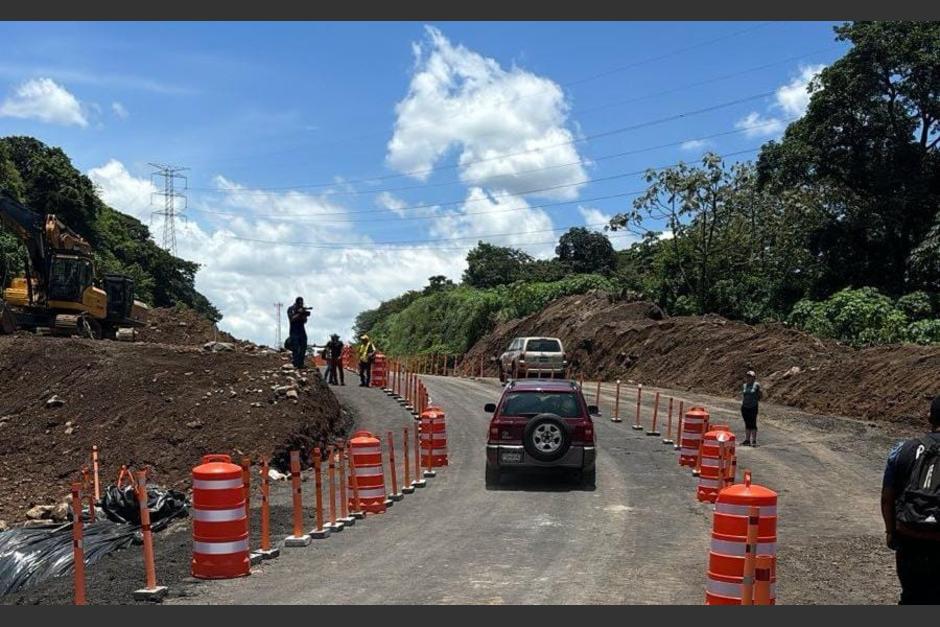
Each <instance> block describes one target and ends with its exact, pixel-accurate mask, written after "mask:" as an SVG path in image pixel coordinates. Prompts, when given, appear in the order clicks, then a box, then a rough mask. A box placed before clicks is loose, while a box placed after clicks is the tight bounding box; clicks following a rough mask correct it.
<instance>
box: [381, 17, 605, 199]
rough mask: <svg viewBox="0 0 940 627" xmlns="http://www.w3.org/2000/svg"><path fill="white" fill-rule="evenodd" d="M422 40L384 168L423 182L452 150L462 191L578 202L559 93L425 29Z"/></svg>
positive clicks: (578, 178)
mask: <svg viewBox="0 0 940 627" xmlns="http://www.w3.org/2000/svg"><path fill="white" fill-rule="evenodd" d="M427 38H428V40H427V41H426V42H425V43H424V44H414V45H413V50H414V53H415V69H414V74H413V76H412V79H411V85H410V87H409V91H408V94H407V96H406V97H405V98H404V99H403V100H402V101H401V102H399V103H398V104H397V105H396V107H395V111H396V113H397V119H396V122H395V132H394V134H393V136H392V138H391V140H390V141H389V142H388V154H387V157H386V159H387V162H388V164H389V166H391V167H392V168H393V169H395V170H397V171H398V172H411V173H413V176H414V178H417V179H419V180H427V178H428V176H429V172H428V169H429V168H432V167H434V165H435V164H436V163H438V162H439V161H440V160H441V159H442V158H443V157H444V155H445V154H446V153H447V152H448V151H450V150H452V149H456V150H457V151H458V152H459V164H460V168H459V174H460V178H461V180H462V181H463V182H464V183H465V184H467V185H468V186H485V187H492V188H494V189H500V190H504V191H506V192H510V193H517V194H518V193H525V192H529V191H531V190H535V189H542V188H547V187H555V186H561V185H565V186H567V187H559V188H558V189H555V190H550V191H545V192H539V193H535V194H533V195H537V196H541V197H545V198H562V199H572V198H577V194H578V189H579V188H580V187H581V186H582V185H583V184H584V181H585V180H586V179H587V174H586V172H585V169H584V166H583V164H582V159H581V157H580V155H579V154H578V152H577V150H576V148H575V147H574V145H573V144H571V143H569V142H571V141H572V140H573V139H575V136H574V134H573V132H572V131H571V130H569V129H568V128H566V127H565V125H566V123H567V121H568V120H567V118H568V104H567V102H566V101H565V96H564V93H563V91H562V89H561V87H560V86H559V85H558V84H557V83H555V82H553V81H551V80H549V79H547V78H543V77H540V76H536V75H535V74H532V73H531V72H527V71H525V70H522V69H520V68H517V67H512V68H510V69H504V68H503V67H501V66H500V65H499V63H498V62H497V61H496V60H494V59H491V58H487V57H484V56H482V55H481V54H479V53H477V52H474V51H471V50H468V49H467V48H465V47H464V46H461V45H454V44H452V43H451V42H450V41H449V40H448V39H447V38H446V37H445V36H444V35H443V34H442V33H441V32H440V31H439V30H437V29H436V28H433V27H428V28H427ZM569 164H570V165H569ZM545 168H548V169H545Z"/></svg>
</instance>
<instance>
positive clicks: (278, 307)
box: [274, 303, 284, 350]
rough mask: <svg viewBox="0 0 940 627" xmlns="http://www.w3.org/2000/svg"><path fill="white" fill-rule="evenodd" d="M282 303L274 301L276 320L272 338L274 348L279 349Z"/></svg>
mask: <svg viewBox="0 0 940 627" xmlns="http://www.w3.org/2000/svg"><path fill="white" fill-rule="evenodd" d="M283 306H284V303H274V311H275V314H274V318H275V320H277V332H276V334H275V336H274V337H275V340H274V350H281V307H283Z"/></svg>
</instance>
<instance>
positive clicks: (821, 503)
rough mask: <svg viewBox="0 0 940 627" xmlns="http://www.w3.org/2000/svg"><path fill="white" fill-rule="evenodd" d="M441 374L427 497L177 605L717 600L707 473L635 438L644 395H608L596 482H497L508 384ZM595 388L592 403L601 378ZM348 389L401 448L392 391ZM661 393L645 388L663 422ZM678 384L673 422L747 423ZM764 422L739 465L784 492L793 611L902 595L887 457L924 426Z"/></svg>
mask: <svg viewBox="0 0 940 627" xmlns="http://www.w3.org/2000/svg"><path fill="white" fill-rule="evenodd" d="M424 379H425V382H426V384H427V387H428V389H429V391H430V394H431V397H432V399H433V400H434V401H435V402H436V403H437V404H440V405H441V406H442V407H443V408H444V409H445V411H446V413H447V433H448V447H449V455H450V462H451V463H450V465H449V466H448V467H447V468H445V469H443V470H441V471H440V472H439V473H438V476H437V477H435V478H433V479H430V480H429V481H428V484H429V485H428V487H427V488H425V489H423V490H418V491H417V492H416V493H415V494H414V495H409V496H406V497H405V500H404V501H402V502H400V503H396V504H395V505H394V506H393V507H392V508H390V509H389V511H388V512H387V513H385V514H381V515H375V516H369V517H368V518H367V519H366V520H365V521H360V522H359V523H358V524H357V525H355V526H354V527H351V528H349V529H347V530H346V531H344V532H343V533H341V534H336V535H334V536H333V537H331V538H329V539H327V540H323V541H314V543H313V544H312V545H311V546H310V547H307V548H296V549H285V550H284V551H283V553H282V556H281V557H280V558H279V559H278V560H274V561H272V562H266V563H265V564H264V565H263V566H262V567H259V568H256V569H255V571H254V573H253V574H252V576H251V577H249V578H245V579H239V580H230V581H221V582H212V583H207V584H203V585H199V586H194V587H193V589H191V590H190V591H188V593H187V596H185V597H180V598H174V599H171V600H170V602H173V603H329V604H354V603H359V604H362V603H405V604H416V603H447V604H450V603H477V604H533V603H538V604H542V603H548V604H571V603H615V604H616V603H651V604H693V605H697V604H701V603H702V601H703V595H704V580H705V563H706V558H707V551H708V534H709V531H710V527H711V506H710V505H708V504H702V503H699V502H698V501H697V500H696V499H695V479H694V478H693V477H692V476H691V475H690V473H689V471H688V469H684V468H680V467H679V466H678V465H677V463H676V454H675V452H674V451H673V450H672V448H671V447H668V446H665V445H663V444H662V443H661V438H658V437H649V436H647V435H646V434H645V432H643V431H636V430H633V429H631V425H632V424H633V422H634V417H635V411H636V409H635V407H636V400H635V398H636V397H635V388H634V387H631V386H626V385H625V386H624V387H623V389H622V395H623V400H622V401H621V414H622V415H623V416H624V421H623V422H621V423H613V422H611V421H610V415H611V412H612V402H613V399H612V395H613V390H614V387H613V385H605V386H604V387H603V389H602V397H601V406H602V412H603V413H604V416H603V417H601V418H599V419H597V421H596V424H597V433H598V447H599V453H598V462H597V464H598V473H597V488H596V490H593V491H587V490H582V489H581V488H580V487H579V486H577V485H576V484H575V483H574V482H573V481H571V480H569V479H568V478H567V477H565V476H559V475H522V476H518V477H511V478H509V479H510V480H509V481H504V483H503V485H502V486H501V488H500V489H498V490H487V489H485V487H484V484H483V465H484V439H485V434H486V425H487V420H488V417H487V416H486V415H485V414H484V412H483V411H482V407H483V404H484V403H486V402H488V401H493V400H495V399H497V398H498V395H499V386H498V384H497V383H496V382H495V380H492V379H485V380H473V379H460V378H443V377H425V378H424ZM585 389H586V393H587V395H588V397H589V399H591V400H593V398H594V393H595V389H596V386H595V384H593V383H585ZM333 390H334V391H335V392H336V394H337V396H338V397H339V399H340V401H341V402H342V404H343V405H344V406H345V407H346V408H347V409H349V410H350V411H351V412H352V413H353V414H354V415H355V416H356V420H357V427H358V428H364V429H369V430H371V431H373V432H375V433H382V434H384V433H385V432H387V431H389V430H392V431H394V432H395V433H396V440H397V441H398V442H399V443H400V437H401V436H400V434H401V429H402V428H404V427H412V421H411V418H410V416H409V415H408V414H407V413H405V412H404V411H403V410H402V409H401V408H400V407H399V405H398V404H397V403H396V402H395V401H394V400H392V399H391V398H389V397H387V396H386V395H385V394H383V393H382V392H380V391H378V390H374V389H363V388H359V387H355V386H347V387H345V388H333ZM653 392H655V389H653V388H650V389H648V390H646V389H645V390H644V395H643V400H644V403H643V409H642V423H643V424H644V425H646V426H647V427H648V426H649V421H650V416H651V413H652V410H651V403H652V401H653V397H654V395H653ZM661 392H662V393H663V405H662V409H661V413H660V421H661V425H662V421H663V419H664V418H665V406H666V405H665V402H666V401H665V398H666V397H667V395H669V394H674V395H675V396H676V398H677V399H678V398H683V399H685V400H686V407H688V404H689V403H690V402H695V403H702V404H704V405H705V406H707V407H708V408H709V409H710V411H711V413H712V415H713V416H714V418H713V422H722V421H725V422H727V423H728V424H730V425H731V426H732V428H734V429H735V430H740V428H741V427H742V426H743V425H741V424H740V416H739V414H738V412H737V404H736V401H733V400H727V399H720V398H716V397H709V396H703V395H695V394H692V393H689V392H678V391H668V390H661ZM628 410H629V411H628ZM760 426H761V442H762V446H761V447H759V448H756V449H747V448H739V449H738V450H739V468H742V469H743V468H750V469H751V470H752V471H753V473H754V481H755V482H756V483H761V484H763V485H766V486H768V487H771V488H772V489H775V490H777V491H778V492H779V493H780V504H779V516H780V521H779V531H778V558H779V560H778V571H777V577H778V588H777V590H778V599H779V602H781V603H787V604H805V603H894V602H895V600H896V594H897V583H896V580H895V577H894V573H893V556H892V555H891V553H890V551H888V550H887V549H886V548H884V547H883V546H882V545H881V542H882V532H881V524H880V521H879V517H878V503H877V498H878V489H879V486H880V473H881V468H882V464H883V458H884V454H885V452H886V451H887V449H888V448H889V447H890V445H891V443H892V442H893V441H894V440H895V439H897V438H898V437H899V436H902V435H908V434H905V433H897V432H892V433H889V432H886V431H884V427H876V426H874V425H872V424H869V423H865V422H861V421H857V420H851V419H846V418H835V417H820V416H811V415H808V414H803V413H800V412H796V411H794V410H791V409H787V408H781V407H773V406H765V407H763V409H762V416H761V424H760ZM661 428H662V429H664V428H665V426H664V425H663V426H662V427H661ZM400 460H401V452H400V451H399V464H400V463H401V461H400ZM399 473H400V471H399ZM304 485H305V488H304V489H305V490H309V487H307V486H309V485H310V484H309V483H305V484H304ZM286 488H287V486H286V485H284V484H279V485H278V486H277V487H276V489H275V490H274V494H273V497H272V500H273V502H274V503H275V504H277V503H285V504H286V503H287V501H288V499H289V496H288V494H289V492H288V490H287V489H286Z"/></svg>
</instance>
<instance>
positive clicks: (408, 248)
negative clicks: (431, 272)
mask: <svg viewBox="0 0 940 627" xmlns="http://www.w3.org/2000/svg"><path fill="white" fill-rule="evenodd" d="M589 226H590V225H585V224H573V225H571V226H567V227H564V228H563V229H557V230H565V229H571V228H575V227H584V228H588V227H589ZM624 230H630V229H624ZM647 232H652V231H647ZM604 235H605V236H606V237H607V239H610V240H614V239H622V238H629V237H633V236H635V235H642V234H639V233H637V232H636V231H632V230H630V233H620V232H619V231H618V232H615V233H604ZM222 237H225V238H226V239H244V238H237V237H228V236H222ZM476 237H479V238H485V237H488V236H487V235H478V236H474V238H476ZM469 239H473V238H469ZM247 241H253V240H247ZM257 243H266V244H271V245H272V247H274V246H280V245H289V244H286V243H285V242H270V241H263V240H261V241H258V242H257ZM557 243H558V240H557V239H555V240H537V241H531V242H530V241H520V242H511V245H512V246H517V247H518V246H547V245H549V244H557ZM300 244H301V243H299V242H298V243H295V247H301V246H299V245H300ZM469 246H472V243H470V244H464V245H462V246H432V245H430V244H426V245H408V246H384V247H368V242H365V243H363V244H356V245H349V244H342V245H339V246H335V247H326V246H321V245H319V244H317V243H311V244H310V245H304V246H302V247H303V248H312V249H319V248H324V249H327V250H361V251H366V250H367V251H368V252H369V253H370V254H381V253H389V252H398V251H421V250H433V251H435V252H450V251H454V252H460V251H465V250H467V248H468V247H469Z"/></svg>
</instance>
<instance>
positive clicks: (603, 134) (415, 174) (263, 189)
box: [193, 90, 776, 193]
mask: <svg viewBox="0 0 940 627" xmlns="http://www.w3.org/2000/svg"><path fill="white" fill-rule="evenodd" d="M775 92H776V90H770V91H763V92H760V93H758V94H752V95H750V96H745V97H743V98H736V99H734V100H728V101H725V102H722V103H719V104H716V105H711V106H708V107H703V108H700V109H693V110H691V111H684V112H682V113H677V114H674V115H670V116H666V117H662V118H656V119H653V120H647V121H645V122H639V123H637V124H630V125H627V126H621V127H618V128H614V129H610V130H607V131H602V132H600V133H594V134H591V135H583V136H581V137H576V138H574V139H571V140H568V141H564V142H557V143H555V144H549V145H547V146H541V147H539V148H531V149H528V150H520V151H517V152H512V153H507V154H502V155H498V156H495V157H486V158H484V159H476V160H473V161H464V162H462V163H454V164H447V165H442V166H433V167H429V168H421V169H417V170H410V171H406V172H401V173H398V174H385V175H382V176H375V177H367V178H361V179H352V180H346V181H343V182H342V184H345V185H352V184H355V183H370V182H378V181H386V180H390V179H396V178H404V177H420V176H423V175H427V174H431V173H432V172H439V171H442V170H454V169H458V168H466V167H468V166H472V165H478V164H480V163H489V162H491V161H498V160H501V159H508V158H510V157H518V156H522V155H527V154H532V153H535V152H543V151H545V150H548V149H551V148H559V147H561V146H570V145H573V144H580V143H584V142H587V141H590V140H592V139H600V138H602V137H611V136H613V135H620V134H623V133H627V132H629V131H635V130H639V129H642V128H648V127H650V126H657V125H660V124H665V123H667V122H674V121H676V120H681V119H685V118H688V117H692V116H696V115H701V114H703V113H710V112H712V111H718V110H720V109H725V108H728V107H733V106H735V105H739V104H743V103H745V102H751V101H754V100H758V99H760V98H766V97H768V96H771V95H773V94H774V93H775ZM335 185H337V182H336V181H331V182H328V183H327V182H322V183H304V184H299V185H280V186H271V187H255V188H252V189H251V190H241V191H242V192H248V193H263V192H268V191H285V190H294V189H312V188H322V187H333V186H335ZM193 189H198V190H200V191H209V192H216V193H227V192H228V190H220V189H218V188H211V187H208V188H207V187H199V188H195V187H194V188H193Z"/></svg>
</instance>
